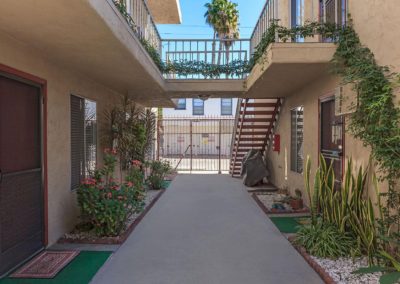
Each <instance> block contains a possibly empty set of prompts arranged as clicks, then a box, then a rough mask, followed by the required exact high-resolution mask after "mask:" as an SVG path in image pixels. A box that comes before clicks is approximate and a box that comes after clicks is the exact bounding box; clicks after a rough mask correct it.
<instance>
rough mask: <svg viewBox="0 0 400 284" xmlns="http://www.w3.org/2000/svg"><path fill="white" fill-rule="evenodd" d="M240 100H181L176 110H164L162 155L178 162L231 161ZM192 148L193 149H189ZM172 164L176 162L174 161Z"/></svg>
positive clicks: (161, 136)
mask: <svg viewBox="0 0 400 284" xmlns="http://www.w3.org/2000/svg"><path fill="white" fill-rule="evenodd" d="M237 101H238V100H237V99H231V98H220V99H208V100H202V99H198V98H194V99H193V98H187V99H179V101H178V105H177V107H176V108H175V109H173V108H164V109H163V111H162V115H163V123H162V126H161V131H160V155H161V156H162V157H164V158H170V159H174V158H175V159H178V160H179V158H180V157H188V156H190V155H191V156H192V157H193V158H199V159H205V158H211V159H212V158H213V157H218V156H219V155H221V157H223V158H228V157H229V156H230V152H231V139H232V131H233V125H234V119H235V112H236V105H237ZM190 145H192V148H190ZM171 162H172V164H174V162H176V161H172V160H171Z"/></svg>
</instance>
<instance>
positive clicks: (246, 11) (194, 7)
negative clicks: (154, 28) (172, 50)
mask: <svg viewBox="0 0 400 284" xmlns="http://www.w3.org/2000/svg"><path fill="white" fill-rule="evenodd" d="M210 1H211V0H208V1H207V0H180V3H181V11H182V24H181V25H158V30H159V32H160V35H161V38H164V39H168V38H176V39H183V38H185V39H190V38H196V39H197V38H199V39H210V38H212V36H213V31H212V29H211V28H210V27H209V26H207V24H206V23H205V19H204V13H205V12H206V8H205V7H204V4H206V3H207V2H210ZM232 2H234V3H237V4H238V8H239V17H240V18H239V22H240V38H243V39H244V38H250V35H251V33H252V31H253V28H254V26H255V24H256V22H257V20H258V17H259V16H260V13H261V9H262V7H263V6H264V4H265V0H233V1H232Z"/></svg>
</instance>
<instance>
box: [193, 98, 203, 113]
mask: <svg viewBox="0 0 400 284" xmlns="http://www.w3.org/2000/svg"><path fill="white" fill-rule="evenodd" d="M193 115H204V101H203V100H201V99H193Z"/></svg>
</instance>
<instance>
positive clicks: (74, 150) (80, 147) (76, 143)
mask: <svg viewBox="0 0 400 284" xmlns="http://www.w3.org/2000/svg"><path fill="white" fill-rule="evenodd" d="M96 153H97V116H96V103H95V102H92V101H89V100H85V99H83V98H80V97H77V96H71V189H72V190H74V189H77V188H78V187H79V185H80V183H81V181H82V180H83V179H84V178H85V177H88V176H90V175H92V174H93V172H94V170H95V169H96Z"/></svg>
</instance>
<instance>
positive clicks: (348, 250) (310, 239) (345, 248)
mask: <svg viewBox="0 0 400 284" xmlns="http://www.w3.org/2000/svg"><path fill="white" fill-rule="evenodd" d="M295 243H296V244H297V245H300V246H302V247H304V248H305V249H306V250H307V252H308V253H310V254H311V255H313V256H316V257H323V258H333V259H336V258H338V257H345V256H354V255H357V254H358V251H357V243H356V241H355V240H354V238H353V237H352V236H351V235H350V234H348V233H343V232H341V231H340V230H339V229H338V228H337V227H336V226H334V225H329V224H324V223H322V222H321V221H319V222H317V223H316V224H314V225H308V226H303V227H301V228H300V230H299V231H298V232H297V235H296V239H295Z"/></svg>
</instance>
